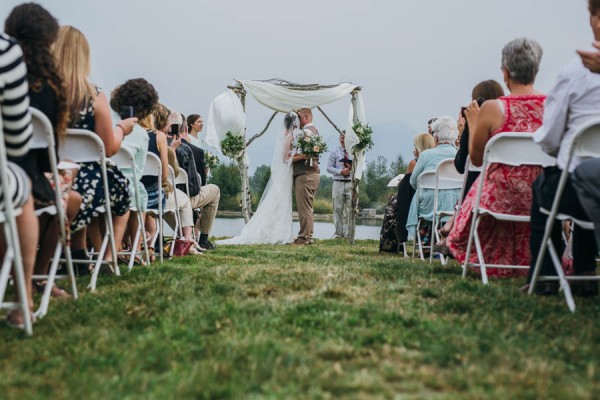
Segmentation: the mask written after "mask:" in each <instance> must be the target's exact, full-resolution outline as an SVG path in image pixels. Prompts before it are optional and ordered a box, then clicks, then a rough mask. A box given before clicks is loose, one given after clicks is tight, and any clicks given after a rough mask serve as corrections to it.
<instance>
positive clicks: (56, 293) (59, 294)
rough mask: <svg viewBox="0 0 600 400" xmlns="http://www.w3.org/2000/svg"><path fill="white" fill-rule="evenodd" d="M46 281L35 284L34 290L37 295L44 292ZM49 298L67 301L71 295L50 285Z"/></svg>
mask: <svg viewBox="0 0 600 400" xmlns="http://www.w3.org/2000/svg"><path fill="white" fill-rule="evenodd" d="M46 283H47V282H46V281H41V282H35V288H36V289H37V291H38V293H40V294H43V293H44V291H45V290H46ZM50 297H53V298H55V299H68V298H71V294H70V293H69V292H67V291H66V290H64V289H61V288H59V287H58V286H56V285H52V289H51V290H50Z"/></svg>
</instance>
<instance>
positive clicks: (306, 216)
mask: <svg viewBox="0 0 600 400" xmlns="http://www.w3.org/2000/svg"><path fill="white" fill-rule="evenodd" d="M320 179H321V176H320V175H319V174H318V173H316V174H315V173H310V174H302V175H298V176H296V177H294V191H295V193H296V208H297V209H298V219H299V220H300V232H298V239H301V240H311V239H312V235H313V230H314V223H315V212H314V209H313V201H314V199H315V193H316V192H317V189H318V188H319V181H320Z"/></svg>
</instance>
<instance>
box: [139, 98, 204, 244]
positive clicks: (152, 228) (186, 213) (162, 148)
mask: <svg viewBox="0 0 600 400" xmlns="http://www.w3.org/2000/svg"><path fill="white" fill-rule="evenodd" d="M168 117H169V110H168V109H167V107H165V106H164V105H162V104H160V103H159V104H158V105H157V106H156V108H155V110H154V112H153V113H152V114H151V115H148V116H147V117H146V118H144V119H142V120H141V121H140V125H141V126H142V127H143V128H144V129H146V134H147V136H148V139H149V146H148V151H149V152H151V153H154V154H155V155H157V156H158V157H159V158H160V161H161V166H162V176H161V178H162V188H159V187H158V177H155V176H144V177H143V178H142V183H143V184H144V185H145V186H146V188H147V190H148V208H149V209H155V210H156V209H158V197H159V190H163V189H164V190H163V192H164V193H165V196H164V197H163V198H162V199H163V204H162V206H163V210H164V209H165V208H167V209H174V208H175V196H174V195H173V187H172V186H171V184H170V182H169V180H168V173H169V165H171V167H172V168H173V171H174V173H175V176H177V175H178V174H179V166H178V165H177V161H176V158H175V155H174V152H173V150H172V149H171V148H170V147H169V146H168V145H167V136H166V135H165V133H164V130H165V129H166V126H167V120H168ZM170 154H173V155H172V156H171V155H170ZM175 191H176V192H177V207H178V209H179V215H180V216H181V225H182V232H183V236H184V238H185V239H186V240H190V241H193V240H194V219H193V216H192V214H193V213H192V205H191V203H190V199H189V198H188V196H187V194H185V193H184V192H182V191H181V190H179V189H175ZM165 218H166V221H167V222H168V223H169V224H170V225H171V226H174V223H175V221H174V219H173V218H172V214H168V215H167V216H166V217H165ZM146 224H147V225H146V230H147V231H148V233H149V234H150V237H151V238H153V237H154V235H155V234H156V229H157V228H156V221H155V219H154V218H152V217H148V218H146ZM148 246H149V247H150V248H152V252H153V250H154V243H149V244H148ZM187 254H191V255H194V254H201V250H200V248H199V246H191V247H190V248H189V250H188V252H187Z"/></svg>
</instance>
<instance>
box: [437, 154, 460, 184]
mask: <svg viewBox="0 0 600 400" xmlns="http://www.w3.org/2000/svg"><path fill="white" fill-rule="evenodd" d="M462 182H463V174H460V173H459V172H458V171H457V170H456V167H455V166H454V159H453V158H447V159H445V160H443V161H442V162H440V163H439V164H438V166H437V171H436V189H438V190H445V189H460V188H461V187H462Z"/></svg>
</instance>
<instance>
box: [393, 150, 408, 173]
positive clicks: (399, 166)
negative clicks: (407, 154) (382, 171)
mask: <svg viewBox="0 0 600 400" xmlns="http://www.w3.org/2000/svg"><path fill="white" fill-rule="evenodd" d="M406 168H408V164H407V163H406V162H405V161H404V157H402V154H398V157H397V158H396V160H395V161H392V162H391V163H390V174H391V175H392V177H394V176H397V175H400V174H405V173H406Z"/></svg>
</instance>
